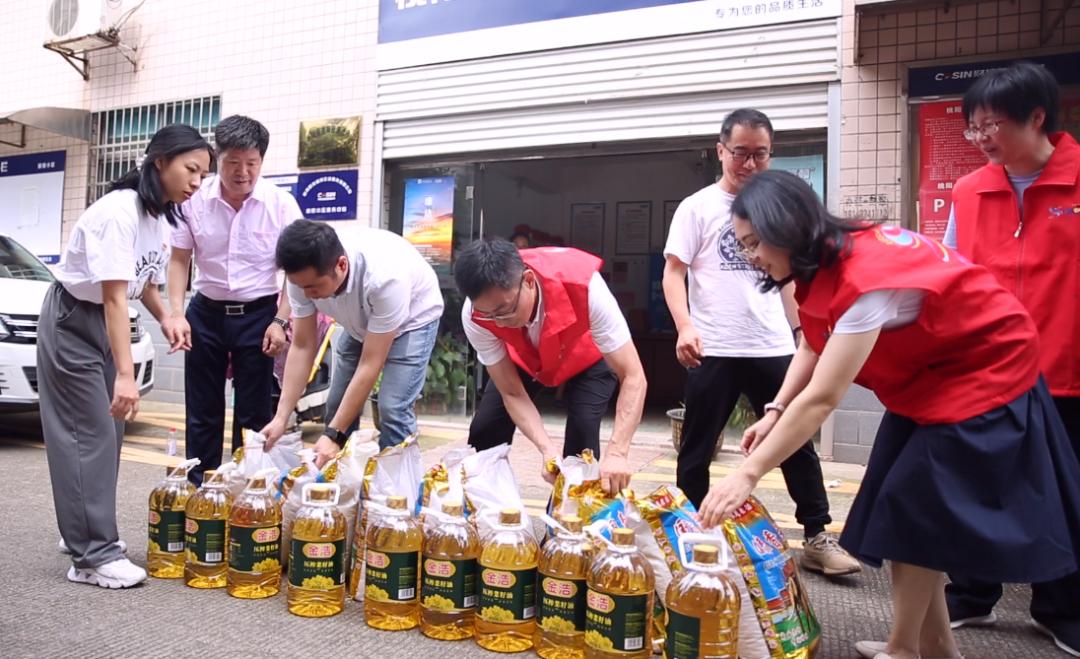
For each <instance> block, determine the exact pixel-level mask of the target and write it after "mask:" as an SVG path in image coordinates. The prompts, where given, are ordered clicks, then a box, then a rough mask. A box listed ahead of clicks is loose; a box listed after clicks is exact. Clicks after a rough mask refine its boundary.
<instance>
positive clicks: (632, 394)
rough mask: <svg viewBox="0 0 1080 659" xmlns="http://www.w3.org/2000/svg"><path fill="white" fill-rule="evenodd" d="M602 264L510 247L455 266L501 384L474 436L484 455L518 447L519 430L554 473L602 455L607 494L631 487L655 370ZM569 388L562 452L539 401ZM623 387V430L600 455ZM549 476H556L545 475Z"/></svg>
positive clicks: (482, 350) (475, 329)
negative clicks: (608, 415) (608, 416)
mask: <svg viewBox="0 0 1080 659" xmlns="http://www.w3.org/2000/svg"><path fill="white" fill-rule="evenodd" d="M602 263H603V261H601V259H600V258H598V257H596V256H593V255H592V254H588V253H586V252H582V251H580V250H576V249H568V248H563V247H538V248H536V249H523V250H520V252H519V250H518V249H517V247H516V246H515V245H514V244H513V243H511V242H509V241H506V240H486V241H478V242H475V243H473V244H471V245H469V246H468V247H466V248H465V249H464V250H463V251H462V253H461V254H460V255H459V256H458V258H457V262H456V263H455V265H454V279H455V281H456V282H457V286H458V290H460V291H461V293H462V295H464V296H465V297H466V298H467V299H466V301H465V304H464V305H463V307H462V310H461V321H462V324H463V325H464V327H465V334H466V336H468V337H469V343H471V344H472V346H473V348H475V349H476V353H477V356H478V358H479V359H480V363H482V364H483V365H484V366H486V367H487V371H488V375H490V376H491V378H490V380H489V381H488V383H487V386H486V387H485V388H484V394H483V397H482V398H481V399H480V403H479V405H477V409H476V414H475V416H473V420H472V424H471V425H470V427H469V444H471V445H472V446H475V447H476V448H477V449H479V450H482V449H486V448H491V447H492V446H498V445H499V444H508V443H510V441H511V440H512V439H513V436H514V428H515V427H516V428H518V429H519V430H521V432H522V434H524V435H525V437H527V438H528V439H529V441H531V442H532V443H533V444H534V445H536V448H537V450H539V451H540V453H541V455H542V456H543V458H544V464H545V466H546V465H547V463H548V461H549V460H551V459H552V458H555V457H556V456H558V455H559V454H560V453H561V454H562V455H563V456H568V455H577V454H580V453H581V452H582V451H583V450H584V449H591V450H592V451H593V454H594V455H600V456H601V460H600V477H601V481H602V483H601V484H602V485H603V487H604V490H605V491H606V492H608V493H609V494H614V493H616V492H618V491H619V490H621V489H623V488H625V487H627V486H628V485H629V484H630V466H629V464H628V463H627V455H628V453H629V451H630V439H631V438H632V437H633V435H634V431H635V430H637V427H638V424H639V423H641V410H642V408H643V407H644V404H645V386H646V384H645V371H644V369H642V367H641V360H640V359H639V358H638V353H637V349H636V348H635V347H634V344H633V342H632V341H631V340H630V328H629V326H627V324H626V319H625V318H624V317H623V315H622V311H621V310H620V309H619V305H618V303H617V302H616V301H615V296H613V295H612V294H611V291H610V290H609V289H608V287H607V283H605V282H604V280H603V278H602V277H601V276H600V272H599V270H600V265H601V264H602ZM562 384H565V385H566V387H565V393H564V401H565V402H566V408H567V414H566V436H565V441H564V442H563V448H562V451H561V452H560V451H559V450H558V447H557V445H556V443H555V442H554V441H553V440H552V439H551V437H550V436H549V435H548V433H547V430H545V429H544V424H543V423H542V421H541V419H540V412H539V411H538V410H537V409H536V405H535V404H534V403H533V401H532V398H533V397H534V396H535V395H536V394H537V393H539V392H540V390H542V389H544V388H545V387H548V388H553V387H558V386H559V385H562ZM616 386H618V387H619V396H618V400H617V402H616V405H615V427H614V429H613V430H612V433H611V440H610V442H609V444H608V447H607V449H606V450H605V451H604V453H603V454H602V455H601V454H600V421H601V419H602V418H603V415H604V412H606V411H607V408H608V404H609V403H610V401H611V397H612V396H613V395H614V394H615V388H616ZM543 472H544V477H545V478H546V479H547V480H549V481H551V480H553V478H554V477H553V475H552V474H551V473H550V472H549V471H548V470H547V469H546V468H545V469H543Z"/></svg>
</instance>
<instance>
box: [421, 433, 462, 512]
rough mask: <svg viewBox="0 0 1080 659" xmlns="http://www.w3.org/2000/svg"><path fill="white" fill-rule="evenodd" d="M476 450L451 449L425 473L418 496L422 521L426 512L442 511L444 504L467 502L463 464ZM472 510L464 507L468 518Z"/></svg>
mask: <svg viewBox="0 0 1080 659" xmlns="http://www.w3.org/2000/svg"><path fill="white" fill-rule="evenodd" d="M475 454H476V449H475V448H473V447H471V446H465V447H461V448H454V449H450V450H449V451H447V452H446V454H445V455H443V457H442V459H441V460H439V462H438V463H436V464H435V465H432V467H431V468H430V469H428V470H427V472H425V473H424V477H423V479H422V480H421V481H420V491H419V492H418V493H417V496H416V508H415V509H414V511H415V514H416V516H417V517H418V518H420V519H421V520H423V519H425V518H426V515H425V513H424V511H425V510H435V511H441V510H442V506H443V503H446V502H452V503H462V504H464V501H465V488H464V485H463V484H462V481H463V479H464V474H465V471H464V466H463V465H462V462H463V461H464V460H465V459H466V458H468V457H469V456H471V455H475ZM472 512H473V511H471V510H469V509H468V507H467V506H463V513H464V515H465V517H466V518H471V517H472Z"/></svg>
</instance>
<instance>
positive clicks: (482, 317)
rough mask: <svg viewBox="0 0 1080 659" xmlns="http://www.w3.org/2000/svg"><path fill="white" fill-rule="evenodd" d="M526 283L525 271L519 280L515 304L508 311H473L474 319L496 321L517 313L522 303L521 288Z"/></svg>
mask: <svg viewBox="0 0 1080 659" xmlns="http://www.w3.org/2000/svg"><path fill="white" fill-rule="evenodd" d="M524 284H525V273H524V272H523V273H521V281H519V282H518V289H517V295H516V296H515V297H514V305H513V306H512V307H510V309H509V310H508V311H504V312H502V313H480V312H478V311H475V310H474V311H473V320H485V321H496V320H506V319H508V318H512V317H513V315H514V314H516V313H517V310H518V305H519V304H521V288H522V286H524Z"/></svg>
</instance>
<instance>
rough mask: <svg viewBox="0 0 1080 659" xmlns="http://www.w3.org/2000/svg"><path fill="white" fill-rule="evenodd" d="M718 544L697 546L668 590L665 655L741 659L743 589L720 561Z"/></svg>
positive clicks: (669, 658)
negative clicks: (740, 638) (729, 576)
mask: <svg viewBox="0 0 1080 659" xmlns="http://www.w3.org/2000/svg"><path fill="white" fill-rule="evenodd" d="M717 552H718V549H717V547H716V546H715V545H709V544H698V545H694V555H693V560H691V561H690V562H689V563H688V564H687V565H686V569H685V570H683V571H682V572H680V573H679V574H677V575H676V576H675V578H674V579H672V580H671V583H670V584H668V589H667V597H666V598H665V599H666V600H667V611H668V618H667V643H665V645H664V656H665V657H667V659H675V658H676V657H717V659H737V657H738V656H739V607H740V598H739V590H738V588H736V587H735V585H734V584H733V583H732V582H731V580H730V579H729V578H728V577H727V576H726V575H725V574H724V573H723V572H722V566H721V565H719V564H718V563H717V561H716V555H717Z"/></svg>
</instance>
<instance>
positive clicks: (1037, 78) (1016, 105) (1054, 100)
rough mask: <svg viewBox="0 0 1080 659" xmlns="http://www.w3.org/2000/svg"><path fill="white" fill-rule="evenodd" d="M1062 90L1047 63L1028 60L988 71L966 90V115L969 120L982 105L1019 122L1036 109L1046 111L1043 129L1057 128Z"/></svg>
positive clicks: (964, 106) (1045, 131) (1027, 117)
mask: <svg viewBox="0 0 1080 659" xmlns="http://www.w3.org/2000/svg"><path fill="white" fill-rule="evenodd" d="M1060 96H1061V94H1060V92H1059V90H1058V83H1057V80H1055V79H1054V75H1053V74H1052V73H1050V71H1048V70H1047V69H1046V67H1044V66H1042V65H1039V64H1034V63H1032V62H1027V61H1019V62H1013V63H1012V64H1011V65H1010V66H1009V67H1008V68H1004V69H996V70H994V71H987V72H986V73H984V74H983V75H982V76H980V77H979V78H978V79H977V80H976V81H975V83H974V84H973V85H971V87H969V88H968V90H967V93H965V94H964V105H963V111H964V118H965V119H967V122H968V123H969V124H970V123H971V120H972V115H974V114H975V111H976V110H978V109H979V108H984V109H986V110H992V111H994V112H1000V113H1001V114H1003V115H1005V116H1006V117H1008V118H1009V119H1012V120H1013V121H1015V122H1017V123H1021V124H1022V123H1024V122H1026V121H1027V120H1028V119H1030V118H1031V114H1032V113H1033V112H1035V110H1037V109H1039V108H1042V109H1043V111H1044V112H1046V120H1045V121H1044V122H1043V125H1042V131H1043V133H1047V134H1049V133H1052V132H1054V131H1056V130H1058V121H1059V118H1058V113H1059V112H1060V105H1061V101H1060Z"/></svg>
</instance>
